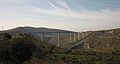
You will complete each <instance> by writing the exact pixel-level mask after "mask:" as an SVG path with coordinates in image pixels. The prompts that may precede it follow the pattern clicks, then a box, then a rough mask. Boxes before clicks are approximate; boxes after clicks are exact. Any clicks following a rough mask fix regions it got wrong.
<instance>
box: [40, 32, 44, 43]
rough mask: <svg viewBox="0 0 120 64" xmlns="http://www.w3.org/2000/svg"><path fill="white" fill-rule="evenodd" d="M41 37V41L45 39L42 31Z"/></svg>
mask: <svg viewBox="0 0 120 64" xmlns="http://www.w3.org/2000/svg"><path fill="white" fill-rule="evenodd" d="M40 36H41V37H40V38H41V41H43V40H44V34H43V33H41V35H40Z"/></svg>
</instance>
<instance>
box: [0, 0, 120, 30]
mask: <svg viewBox="0 0 120 64" xmlns="http://www.w3.org/2000/svg"><path fill="white" fill-rule="evenodd" d="M19 1H20V0H11V1H10V0H9V1H8V0H0V3H1V2H12V3H20V2H19ZM39 1H43V0H39ZM22 2H25V1H21V3H22ZM47 2H48V4H49V5H50V7H52V8H51V9H44V8H40V7H34V6H32V5H27V4H26V5H23V4H20V5H16V7H14V6H12V7H11V6H7V7H6V6H0V25H9V26H12V25H15V26H17V25H22V24H23V25H29V24H30V25H37V26H39V25H40V26H52V27H55V28H57V27H59V28H60V27H61V28H66V29H67V28H68V29H72V30H93V29H106V28H113V27H120V25H119V24H120V21H119V20H120V9H103V10H100V11H89V10H82V11H74V10H72V9H70V7H69V5H67V3H66V2H64V1H62V0H55V2H56V3H57V4H58V5H59V6H58V5H56V3H53V2H51V1H50V0H48V1H47ZM10 23H12V24H10ZM8 28H9V27H8Z"/></svg>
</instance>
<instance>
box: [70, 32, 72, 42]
mask: <svg viewBox="0 0 120 64" xmlns="http://www.w3.org/2000/svg"><path fill="white" fill-rule="evenodd" d="M71 42H72V33H70V43H71Z"/></svg>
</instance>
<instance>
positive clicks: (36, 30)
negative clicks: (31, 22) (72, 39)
mask: <svg viewBox="0 0 120 64" xmlns="http://www.w3.org/2000/svg"><path fill="white" fill-rule="evenodd" d="M4 32H6V33H11V34H16V33H26V34H35V33H60V32H64V33H69V32H72V31H67V30H60V29H51V28H44V27H40V28H34V27H17V28H14V29H10V30H6V31H4Z"/></svg>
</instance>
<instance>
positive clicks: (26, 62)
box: [0, 33, 120, 64]
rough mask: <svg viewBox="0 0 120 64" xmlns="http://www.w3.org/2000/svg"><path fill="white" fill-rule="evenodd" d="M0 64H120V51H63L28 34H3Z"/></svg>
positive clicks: (0, 42)
mask: <svg viewBox="0 0 120 64" xmlns="http://www.w3.org/2000/svg"><path fill="white" fill-rule="evenodd" d="M2 36H3V40H0V64H49V63H50V64H120V50H119V49H116V50H114V51H111V53H105V52H98V51H94V50H92V49H82V48H81V49H72V50H71V49H70V50H69V49H62V48H58V47H55V46H53V45H51V44H49V43H47V42H44V41H41V40H40V39H38V38H35V37H33V36H31V35H28V34H19V35H17V36H12V35H9V34H7V33H4V34H2Z"/></svg>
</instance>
